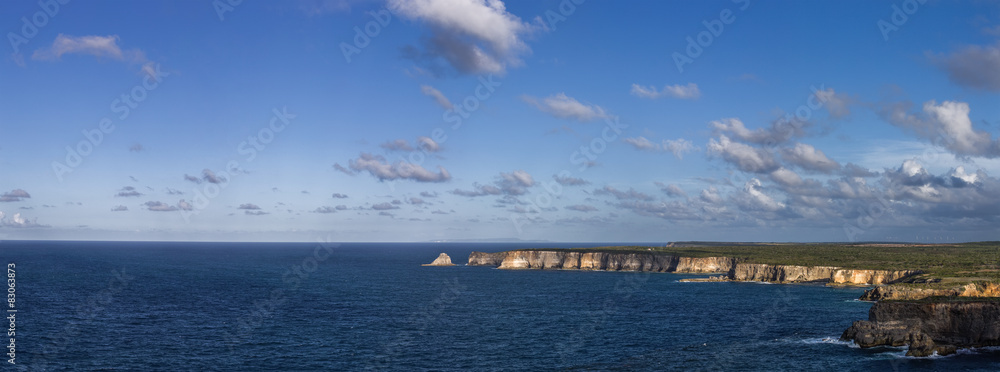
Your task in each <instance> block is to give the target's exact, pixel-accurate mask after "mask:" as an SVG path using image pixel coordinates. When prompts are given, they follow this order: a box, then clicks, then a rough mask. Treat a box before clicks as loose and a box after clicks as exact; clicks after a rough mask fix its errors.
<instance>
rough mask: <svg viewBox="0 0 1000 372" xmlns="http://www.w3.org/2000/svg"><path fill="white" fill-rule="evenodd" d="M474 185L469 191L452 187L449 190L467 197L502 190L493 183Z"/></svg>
mask: <svg viewBox="0 0 1000 372" xmlns="http://www.w3.org/2000/svg"><path fill="white" fill-rule="evenodd" d="M474 187H475V189H474V190H471V191H469V190H460V189H454V190H452V191H450V192H451V193H452V194H455V195H458V196H468V197H476V196H486V195H500V194H503V191H500V188H499V187H496V186H493V185H474Z"/></svg>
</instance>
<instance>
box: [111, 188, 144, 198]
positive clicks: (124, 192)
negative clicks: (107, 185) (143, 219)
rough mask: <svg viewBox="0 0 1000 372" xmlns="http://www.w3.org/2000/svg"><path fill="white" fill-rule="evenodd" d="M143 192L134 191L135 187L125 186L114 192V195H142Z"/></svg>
mask: <svg viewBox="0 0 1000 372" xmlns="http://www.w3.org/2000/svg"><path fill="white" fill-rule="evenodd" d="M142 195H143V194H142V193H141V192H139V191H136V189H135V187H132V186H125V187H123V188H122V189H121V190H119V191H118V193H117V194H115V196H116V197H130V196H142Z"/></svg>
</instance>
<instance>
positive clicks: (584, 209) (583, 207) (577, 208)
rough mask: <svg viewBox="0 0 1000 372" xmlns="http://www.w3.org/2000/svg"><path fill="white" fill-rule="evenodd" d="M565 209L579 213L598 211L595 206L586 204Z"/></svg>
mask: <svg viewBox="0 0 1000 372" xmlns="http://www.w3.org/2000/svg"><path fill="white" fill-rule="evenodd" d="M565 209H567V210H571V211H577V212H594V211H596V210H597V208H594V207H593V206H590V205H584V204H576V205H570V206H568V207H565Z"/></svg>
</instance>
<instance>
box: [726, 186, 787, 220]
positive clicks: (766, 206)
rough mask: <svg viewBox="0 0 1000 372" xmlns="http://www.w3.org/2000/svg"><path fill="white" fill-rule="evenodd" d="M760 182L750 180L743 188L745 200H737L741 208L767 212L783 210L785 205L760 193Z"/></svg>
mask: <svg viewBox="0 0 1000 372" xmlns="http://www.w3.org/2000/svg"><path fill="white" fill-rule="evenodd" d="M762 189H763V188H762V186H761V182H760V180H758V179H756V178H751V179H750V180H749V181H747V183H746V184H745V185H744V187H743V191H744V192H745V194H744V195H745V196H747V197H745V198H738V199H737V201H738V203H739V204H740V207H741V208H744V209H749V210H763V211H767V212H777V211H779V210H781V209H784V208H785V205H784V204H782V203H779V202H777V201H775V200H774V199H773V198H771V197H770V196H768V195H767V194H765V193H764V192H763V191H762Z"/></svg>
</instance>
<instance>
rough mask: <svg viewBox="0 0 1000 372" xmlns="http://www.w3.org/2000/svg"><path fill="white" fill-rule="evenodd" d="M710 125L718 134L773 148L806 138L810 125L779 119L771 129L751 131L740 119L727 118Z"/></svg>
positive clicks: (772, 124)
mask: <svg viewBox="0 0 1000 372" xmlns="http://www.w3.org/2000/svg"><path fill="white" fill-rule="evenodd" d="M795 120H797V119H795ZM709 125H710V126H711V127H712V129H713V130H715V132H716V133H717V134H726V135H728V136H729V137H731V138H735V139H737V140H739V141H742V142H747V143H753V144H758V145H768V146H771V145H776V144H780V143H783V142H786V141H788V140H790V139H792V138H795V137H802V136H804V135H805V130H804V129H805V127H806V126H807V125H809V123H808V122H800V121H795V122H789V121H787V120H784V119H779V120H776V121H775V122H773V123H771V127H770V128H757V129H754V130H750V129H747V127H746V126H745V125H743V122H742V121H740V119H736V118H727V119H721V120H715V121H712V122H710V123H709Z"/></svg>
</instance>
